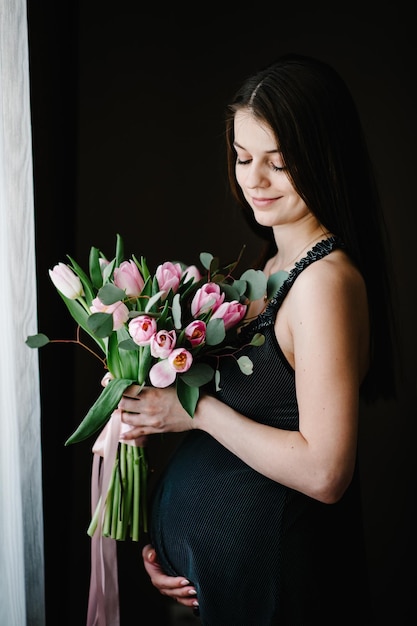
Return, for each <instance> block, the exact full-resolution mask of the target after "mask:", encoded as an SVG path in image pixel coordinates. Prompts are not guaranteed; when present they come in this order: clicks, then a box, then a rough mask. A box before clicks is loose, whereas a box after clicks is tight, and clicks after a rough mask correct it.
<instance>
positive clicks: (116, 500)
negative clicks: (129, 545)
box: [110, 461, 120, 539]
mask: <svg viewBox="0 0 417 626" xmlns="http://www.w3.org/2000/svg"><path fill="white" fill-rule="evenodd" d="M117 465H118V462H117V461H116V467H115V470H114V475H115V477H114V487H113V497H112V499H111V501H110V502H111V505H112V506H111V516H112V519H111V531H110V537H111V538H112V539H116V535H117V520H118V517H119V510H120V475H119V471H118V467H117Z"/></svg>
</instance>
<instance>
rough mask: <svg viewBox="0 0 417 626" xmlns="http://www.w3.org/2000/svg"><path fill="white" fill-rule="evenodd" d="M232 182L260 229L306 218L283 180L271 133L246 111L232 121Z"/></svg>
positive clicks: (300, 203) (305, 211)
mask: <svg viewBox="0 0 417 626" xmlns="http://www.w3.org/2000/svg"><path fill="white" fill-rule="evenodd" d="M234 147H235V150H236V153H237V158H236V166H235V172H236V180H237V182H238V184H239V186H240V187H241V189H242V192H243V194H244V196H245V198H246V200H247V202H248V203H249V205H250V206H251V207H252V210H253V213H254V217H255V219H256V221H257V222H258V223H259V224H261V225H262V226H272V227H273V226H280V225H283V224H288V223H293V222H297V221H299V220H300V219H303V218H305V217H306V215H309V214H310V211H309V209H308V207H307V205H306V204H305V202H304V200H302V199H301V197H300V196H299V195H298V193H297V192H296V190H295V189H294V187H293V185H292V183H291V181H290V179H289V178H288V176H287V173H286V171H285V167H284V164H283V161H282V157H281V154H280V152H279V149H278V146H277V141H276V139H275V137H274V134H273V132H272V131H271V129H270V128H269V126H267V125H266V124H263V123H262V122H260V121H259V120H256V119H255V118H254V117H253V115H251V113H250V112H249V111H247V110H242V111H238V112H237V113H236V115H235V120H234Z"/></svg>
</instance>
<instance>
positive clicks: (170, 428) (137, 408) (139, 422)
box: [118, 385, 195, 441]
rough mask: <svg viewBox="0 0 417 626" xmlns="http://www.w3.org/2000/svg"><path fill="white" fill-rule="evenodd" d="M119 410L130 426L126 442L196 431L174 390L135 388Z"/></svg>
mask: <svg viewBox="0 0 417 626" xmlns="http://www.w3.org/2000/svg"><path fill="white" fill-rule="evenodd" d="M118 408H119V409H120V410H121V411H122V415H121V418H122V422H124V423H125V424H127V425H129V426H130V430H129V431H128V432H124V433H123V434H122V435H121V438H122V439H123V440H125V441H128V440H129V439H135V438H137V437H141V436H143V435H154V434H156V433H168V432H171V433H174V432H184V431H186V430H192V429H193V428H195V424H194V422H193V418H192V417H190V415H188V413H187V412H186V411H185V409H184V408H183V407H182V405H181V403H180V401H179V400H178V396H177V392H176V390H175V388H174V387H166V388H164V389H159V388H156V387H143V388H141V387H140V386H139V385H131V386H130V387H128V388H127V389H126V391H125V392H124V394H123V397H122V399H121V400H120V402H119V405H118Z"/></svg>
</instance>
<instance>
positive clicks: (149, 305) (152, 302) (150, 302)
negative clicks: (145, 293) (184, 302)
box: [145, 291, 164, 313]
mask: <svg viewBox="0 0 417 626" xmlns="http://www.w3.org/2000/svg"><path fill="white" fill-rule="evenodd" d="M163 293H164V292H163V291H157V292H156V293H155V294H154V295H153V296H152V298H149V300H148V302H147V303H146V306H145V313H149V312H150V310H151V308H152V307H153V306H154V305H155V304H156V303H157V302H159V300H160V299H161V296H162V294H163Z"/></svg>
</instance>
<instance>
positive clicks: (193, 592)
mask: <svg viewBox="0 0 417 626" xmlns="http://www.w3.org/2000/svg"><path fill="white" fill-rule="evenodd" d="M188 593H189V594H190V596H196V595H197V591H196V590H195V589H190V591H189V592H188Z"/></svg>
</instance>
